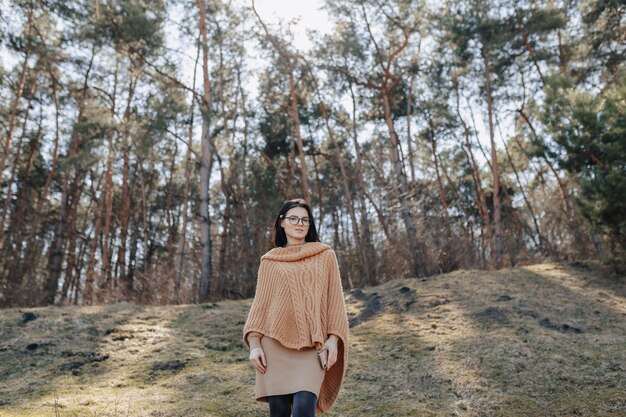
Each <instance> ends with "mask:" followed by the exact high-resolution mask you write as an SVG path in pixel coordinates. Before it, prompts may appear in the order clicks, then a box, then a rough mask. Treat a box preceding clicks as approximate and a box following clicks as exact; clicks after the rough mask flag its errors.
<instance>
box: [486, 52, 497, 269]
mask: <svg viewBox="0 0 626 417" xmlns="http://www.w3.org/2000/svg"><path fill="white" fill-rule="evenodd" d="M481 53H482V57H483V63H484V66H485V94H486V95H487V114H488V117H489V140H490V141H491V172H492V174H493V230H494V233H493V240H494V250H495V253H493V254H492V256H491V265H492V267H493V268H500V265H501V263H502V230H501V229H502V219H501V218H502V203H501V201H500V173H499V166H498V153H497V149H496V141H495V137H494V136H495V135H494V131H493V96H492V94H491V64H490V62H489V56H488V54H489V52H488V50H487V48H486V47H485V46H483V47H482V49H481Z"/></svg>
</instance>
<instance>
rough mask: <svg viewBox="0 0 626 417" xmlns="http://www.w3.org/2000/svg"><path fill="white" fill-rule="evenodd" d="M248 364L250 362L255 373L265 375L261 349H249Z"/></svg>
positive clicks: (264, 361)
mask: <svg viewBox="0 0 626 417" xmlns="http://www.w3.org/2000/svg"><path fill="white" fill-rule="evenodd" d="M250 362H252V366H254V367H255V368H256V370H257V371H259V372H261V373H262V374H264V373H265V368H266V367H267V361H266V360H265V352H263V348H253V349H250Z"/></svg>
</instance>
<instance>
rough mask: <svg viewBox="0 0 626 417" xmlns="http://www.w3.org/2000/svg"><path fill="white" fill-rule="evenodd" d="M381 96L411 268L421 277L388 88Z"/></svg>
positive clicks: (413, 226) (383, 90) (411, 214)
mask: <svg viewBox="0 0 626 417" xmlns="http://www.w3.org/2000/svg"><path fill="white" fill-rule="evenodd" d="M381 94H382V98H383V106H384V109H385V121H386V122H387V129H388V130H389V136H390V138H391V146H390V147H389V149H390V152H391V162H392V165H393V167H394V172H395V176H396V183H397V184H396V185H397V187H398V192H399V198H400V204H401V206H402V218H403V219H404V223H405V225H406V232H407V239H408V241H409V249H410V253H411V257H412V261H413V263H412V265H411V266H412V270H413V274H414V275H415V276H416V277H418V276H421V257H420V254H419V246H418V243H417V234H416V232H415V225H414V224H413V213H411V208H410V207H409V199H408V187H407V183H406V176H405V175H404V172H403V169H402V161H401V160H400V154H399V153H398V147H399V146H400V142H399V140H398V135H397V134H396V130H395V127H394V125H393V120H392V119H391V106H390V104H389V95H388V94H389V92H388V91H387V86H385V87H383V89H382V90H381Z"/></svg>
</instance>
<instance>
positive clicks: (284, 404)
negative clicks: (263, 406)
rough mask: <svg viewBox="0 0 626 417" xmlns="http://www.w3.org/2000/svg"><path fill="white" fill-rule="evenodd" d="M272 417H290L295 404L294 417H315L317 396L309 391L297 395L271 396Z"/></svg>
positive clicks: (299, 392)
mask: <svg viewBox="0 0 626 417" xmlns="http://www.w3.org/2000/svg"><path fill="white" fill-rule="evenodd" d="M268 399H269V403H270V417H290V416H291V405H292V404H293V417H315V404H316V403H317V396H316V395H315V394H313V393H312V392H309V391H298V392H296V393H295V394H285V395H270V396H269V397H268Z"/></svg>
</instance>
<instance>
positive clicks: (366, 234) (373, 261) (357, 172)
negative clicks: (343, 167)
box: [348, 80, 393, 279]
mask: <svg viewBox="0 0 626 417" xmlns="http://www.w3.org/2000/svg"><path fill="white" fill-rule="evenodd" d="M348 85H349V87H350V97H351V99H352V135H351V136H352V146H354V154H355V155H356V161H355V165H354V178H355V179H356V185H357V190H360V192H359V191H357V193H356V195H357V196H358V199H359V203H360V204H359V209H360V217H361V218H360V220H361V226H362V227H363V238H362V244H363V251H364V253H365V257H366V258H367V263H366V264H365V265H366V267H367V269H368V270H370V271H372V275H373V277H374V279H376V276H377V273H376V272H377V270H378V267H377V264H378V261H377V257H376V255H377V252H376V250H374V245H373V243H372V231H371V229H370V220H369V216H368V214H367V204H366V202H365V199H366V196H365V188H366V187H365V182H364V180H363V170H362V165H363V156H362V150H361V145H359V141H358V131H357V126H356V97H355V95H354V88H353V86H352V80H348ZM382 224H383V226H384V227H383V230H386V224H385V223H384V222H383V223H382ZM392 242H393V241H390V243H392Z"/></svg>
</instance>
